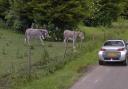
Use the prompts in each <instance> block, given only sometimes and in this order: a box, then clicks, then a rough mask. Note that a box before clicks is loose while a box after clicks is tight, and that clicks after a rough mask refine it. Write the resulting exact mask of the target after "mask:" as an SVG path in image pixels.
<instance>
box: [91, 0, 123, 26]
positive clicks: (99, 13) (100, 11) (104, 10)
mask: <svg viewBox="0 0 128 89" xmlns="http://www.w3.org/2000/svg"><path fill="white" fill-rule="evenodd" d="M121 2H122V0H93V2H92V3H93V4H92V8H93V9H92V10H93V14H92V16H90V17H89V19H90V20H91V22H92V23H90V24H92V25H94V26H97V25H98V26H99V25H102V26H110V25H111V24H112V22H113V21H116V20H117V18H118V17H119V16H120V14H121V9H122V7H121V5H120V3H121Z"/></svg>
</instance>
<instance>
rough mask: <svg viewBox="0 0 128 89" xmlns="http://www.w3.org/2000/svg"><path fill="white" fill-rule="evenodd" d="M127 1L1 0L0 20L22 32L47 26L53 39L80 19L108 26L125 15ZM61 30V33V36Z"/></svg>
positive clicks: (76, 24) (92, 23)
mask: <svg viewBox="0 0 128 89" xmlns="http://www.w3.org/2000/svg"><path fill="white" fill-rule="evenodd" d="M127 4H128V1H127V0H0V12H1V13H0V20H2V21H3V22H5V24H6V26H7V27H9V28H12V29H15V30H18V31H25V29H26V28H29V27H31V25H32V24H34V27H35V28H42V27H43V26H45V27H47V28H48V30H49V32H50V34H51V35H52V36H53V37H54V38H62V33H63V31H64V30H65V29H71V30H73V29H75V28H77V26H78V24H79V23H80V22H84V23H85V24H86V25H88V26H99V25H102V26H110V25H111V24H112V22H113V21H116V20H117V18H118V17H119V16H121V15H122V16H125V17H127V18H128V6H127ZM60 33H61V36H60Z"/></svg>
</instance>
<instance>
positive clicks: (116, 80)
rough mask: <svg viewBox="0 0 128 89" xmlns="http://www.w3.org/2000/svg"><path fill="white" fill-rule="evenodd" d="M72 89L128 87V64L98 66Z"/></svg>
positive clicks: (122, 88)
mask: <svg viewBox="0 0 128 89" xmlns="http://www.w3.org/2000/svg"><path fill="white" fill-rule="evenodd" d="M70 89H128V66H121V65H114V66H112V65H107V66H97V67H96V68H95V69H94V70H92V71H91V72H90V73H88V74H87V75H85V76H84V77H82V78H81V79H80V80H79V81H78V82H76V83H75V84H74V85H73V86H72V87H71V88H70Z"/></svg>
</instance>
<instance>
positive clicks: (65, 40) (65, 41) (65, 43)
mask: <svg viewBox="0 0 128 89" xmlns="http://www.w3.org/2000/svg"><path fill="white" fill-rule="evenodd" d="M64 45H65V47H66V46H67V39H66V38H64Z"/></svg>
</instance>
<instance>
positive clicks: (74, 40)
mask: <svg viewBox="0 0 128 89" xmlns="http://www.w3.org/2000/svg"><path fill="white" fill-rule="evenodd" d="M75 42H76V39H73V49H75V48H76V47H75Z"/></svg>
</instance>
